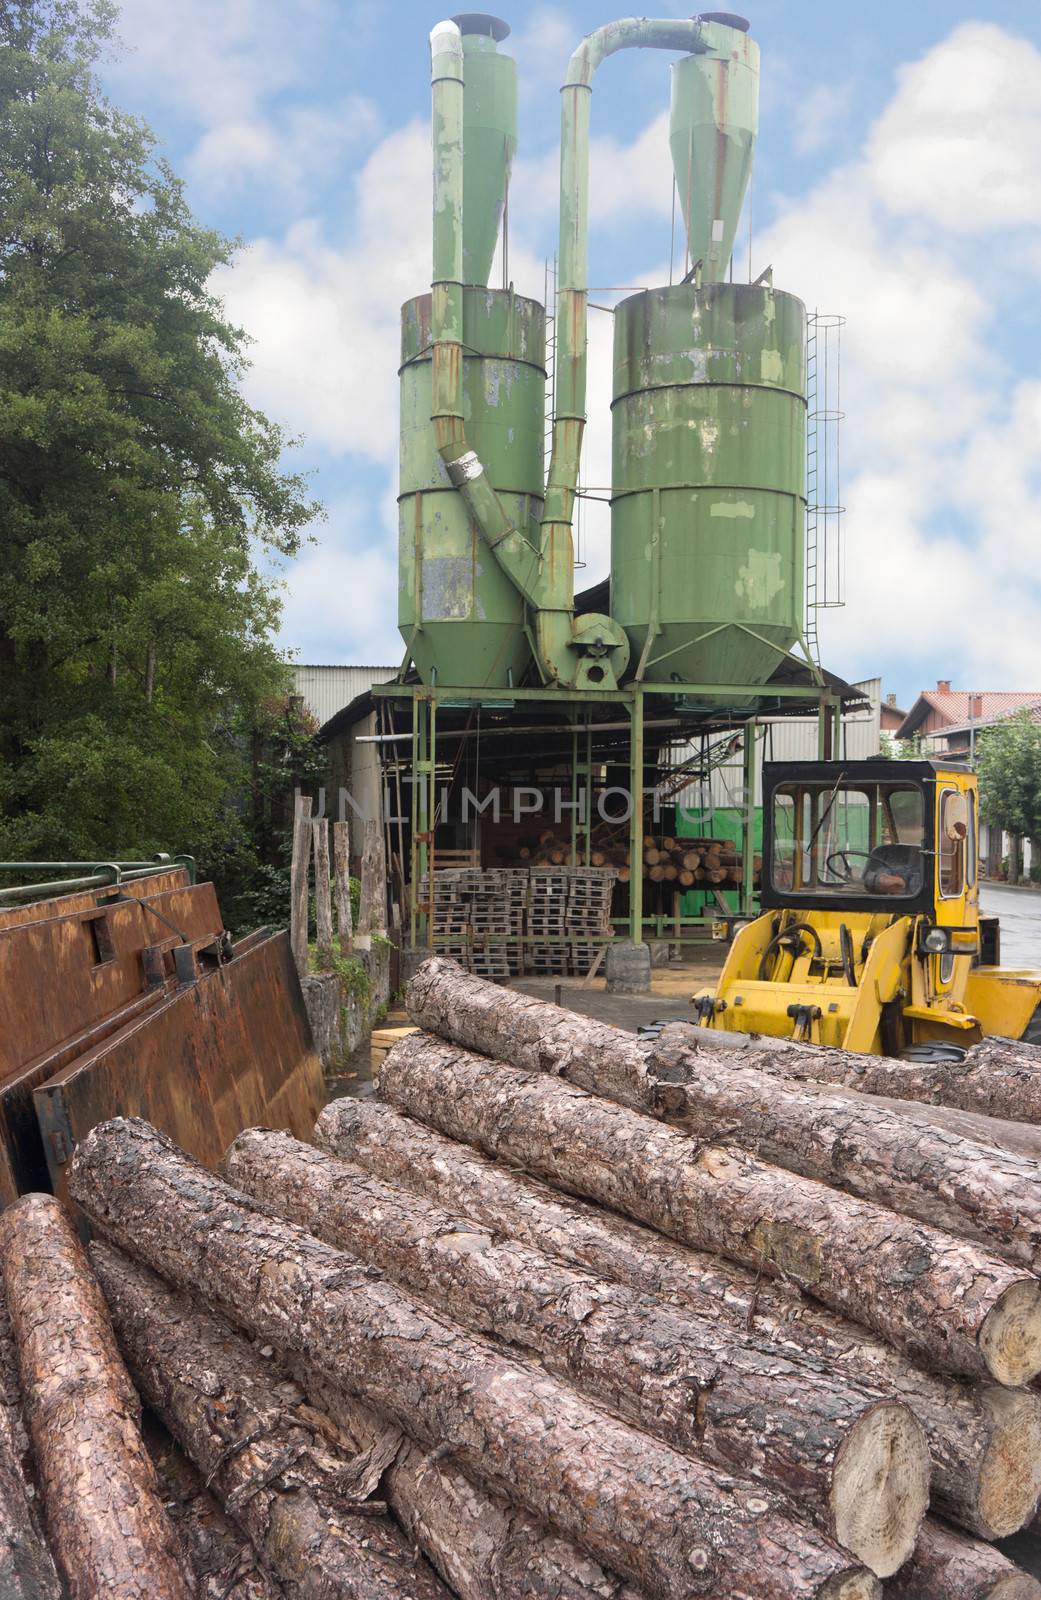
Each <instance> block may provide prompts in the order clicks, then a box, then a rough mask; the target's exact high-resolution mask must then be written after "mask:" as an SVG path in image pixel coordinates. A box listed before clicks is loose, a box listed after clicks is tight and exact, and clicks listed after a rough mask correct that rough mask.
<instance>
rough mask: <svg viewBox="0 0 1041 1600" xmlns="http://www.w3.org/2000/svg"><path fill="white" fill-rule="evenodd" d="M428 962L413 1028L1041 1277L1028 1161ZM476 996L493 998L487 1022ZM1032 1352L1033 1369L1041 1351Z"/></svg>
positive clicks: (1035, 1188)
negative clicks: (735, 1150)
mask: <svg viewBox="0 0 1041 1600" xmlns="http://www.w3.org/2000/svg"><path fill="white" fill-rule="evenodd" d="M434 965H435V963H433V962H431V963H426V964H424V966H423V967H422V968H421V969H420V971H419V972H418V973H417V974H416V977H415V978H414V979H413V982H412V983H411V984H410V985H409V991H408V1009H409V1015H410V1016H411V1017H412V1020H413V1021H414V1022H417V1023H419V1025H420V1026H421V1027H431V1026H432V1025H436V1031H437V1032H439V1033H440V1034H442V1036H444V1037H447V1038H450V1039H455V1040H457V1041H458V1042H460V1043H464V1044H466V1045H467V1046H468V1047H469V1048H471V1049H473V1048H477V1049H482V1050H483V1051H484V1052H485V1053H486V1054H488V1055H493V1056H495V1057H497V1058H498V1059H500V1060H504V1061H507V1062H510V1063H511V1064H512V1065H514V1066H517V1067H530V1066H537V1067H538V1069H539V1070H540V1071H543V1072H552V1073H555V1074H556V1075H558V1076H560V1077H563V1078H566V1079H567V1080H568V1081H569V1082H571V1083H575V1084H578V1085H579V1086H580V1087H581V1088H583V1089H587V1090H589V1091H590V1092H591V1093H594V1094H604V1095H607V1096H609V1097H610V1098H611V1099H613V1100H616V1101H618V1102H619V1103H620V1104H622V1105H626V1106H630V1107H632V1108H634V1109H636V1110H638V1111H643V1112H647V1113H649V1114H650V1115H653V1116H659V1117H662V1118H663V1119H665V1120H666V1121H668V1122H669V1123H670V1125H674V1126H676V1127H679V1128H682V1129H683V1130H684V1132H686V1133H689V1134H690V1135H692V1136H693V1137H694V1138H696V1139H699V1140H714V1139H720V1138H725V1139H726V1140H728V1141H732V1142H733V1143H734V1144H736V1145H739V1146H740V1147H741V1148H742V1149H744V1150H748V1151H750V1152H752V1154H754V1155H757V1156H760V1157H762V1159H763V1160H765V1161H769V1162H771V1163H773V1164H774V1165H775V1166H779V1167H784V1168H786V1169H787V1170H789V1171H791V1172H796V1173H801V1174H802V1175H803V1176H804V1177H808V1178H816V1179H819V1180H820V1181H821V1182H822V1183H827V1184H831V1185H834V1186H835V1187H836V1188H840V1189H843V1190H845V1191H847V1192H848V1193H850V1194H853V1195H857V1196H858V1197H859V1198H860V1199H862V1200H867V1201H872V1202H875V1203H877V1204H878V1205H882V1206H887V1207H889V1208H890V1209H891V1210H893V1211H898V1212H900V1213H902V1214H903V1215H904V1216H908V1217H914V1218H916V1219H917V1220H918V1221H919V1222H924V1223H928V1224H930V1225H931V1226H932V1227H935V1228H942V1229H944V1230H946V1231H947V1232H948V1233H951V1234H955V1235H957V1236H958V1237H961V1238H966V1239H975V1240H976V1241H978V1242H979V1243H981V1244H983V1245H985V1246H987V1247H988V1248H989V1249H990V1250H992V1251H994V1252H995V1253H996V1254H999V1255H1001V1256H1003V1257H1006V1258H1007V1259H1008V1260H1009V1261H1013V1262H1015V1263H1016V1264H1017V1265H1019V1266H1022V1267H1026V1268H1028V1269H1029V1270H1030V1271H1031V1272H1035V1273H1036V1272H1037V1271H1038V1270H1039V1268H1041V1165H1039V1164H1038V1163H1037V1162H1034V1161H1030V1160H1027V1159H1026V1158H1025V1157H1021V1156H1013V1155H998V1154H996V1153H995V1150H994V1148H993V1147H992V1146H989V1145H984V1144H976V1143H971V1142H969V1141H967V1140H964V1139H961V1138H959V1137H958V1136H957V1135H955V1134H950V1133H946V1132H943V1131H940V1130H936V1131H932V1130H930V1129H929V1128H925V1127H922V1126H920V1125H918V1124H911V1123H908V1122H907V1121H906V1120H905V1119H904V1118H902V1117H900V1116H899V1115H898V1114H897V1113H895V1112H892V1111H888V1110H886V1109H885V1108H884V1107H882V1106H878V1105H875V1104H874V1103H873V1102H871V1101H867V1100H859V1101H852V1100H848V1099H842V1098H840V1097H829V1096H827V1095H825V1094H822V1093H820V1092H819V1089H818V1090H809V1091H806V1090H803V1089H801V1088H800V1087H798V1086H797V1085H794V1084H790V1083H785V1082H779V1081H778V1080H777V1079H776V1078H771V1077H770V1076H768V1075H767V1074H765V1073H762V1072H760V1071H758V1064H759V1062H760V1060H761V1059H762V1053H761V1052H760V1051H758V1050H757V1051H755V1052H749V1053H748V1055H747V1056H745V1057H742V1058H741V1061H740V1063H738V1061H737V1060H736V1058H735V1057H733V1056H730V1057H722V1056H720V1054H718V1053H714V1052H712V1051H711V1050H701V1051H697V1052H692V1051H690V1050H687V1049H684V1048H683V1047H682V1044H680V1045H679V1046H677V1044H676V1040H677V1037H678V1036H680V1037H681V1038H682V1040H689V1038H690V1036H691V1035H692V1034H693V1033H695V1032H696V1030H694V1029H692V1028H690V1027H687V1026H685V1025H683V1024H680V1025H679V1026H678V1027H676V1026H674V1027H671V1028H669V1029H666V1030H665V1038H664V1040H659V1042H658V1045H657V1046H656V1047H654V1046H652V1048H651V1049H650V1050H649V1051H645V1050H643V1049H642V1048H641V1046H640V1045H639V1044H638V1042H637V1041H636V1040H635V1039H633V1038H632V1037H631V1036H629V1037H627V1036H624V1035H623V1036H621V1038H619V1037H618V1030H617V1029H609V1028H606V1027H604V1026H603V1025H602V1024H595V1023H590V1022H588V1020H587V1019H586V1018H584V1017H580V1016H578V1015H577V1014H576V1013H571V1014H570V1015H569V1017H568V1018H567V1020H565V1021H564V1022H563V1023H562V1022H561V1020H560V1017H559V1008H557V1007H553V1006H549V1005H547V1004H546V1003H545V1002H544V1001H540V1000H531V999H530V997H529V996H527V995H516V994H513V993H511V992H509V991H506V992H503V991H501V990H500V989H498V988H497V986H496V985H494V984H486V983H484V982H483V980H482V979H479V978H473V977H472V976H471V975H469V974H464V973H462V972H461V971H460V969H459V968H458V967H456V966H455V965H454V963H453V964H451V965H446V964H445V963H443V962H442V963H440V965H439V967H438V970H436V971H434V972H431V971H430V968H431V967H433V966H434ZM478 986H480V987H478ZM485 991H491V997H494V1003H495V1004H496V1006H497V1010H496V1012H495V1015H494V1018H491V1017H490V1015H489V1013H490V1010H491V1006H490V998H491V997H490V996H489V994H488V993H486V992H485ZM511 1023H512V1024H514V1026H513V1027H512V1028H511ZM535 1033H539V1035H540V1042H539V1043H538V1044H537V1045H536V1046H535V1048H534V1049H532V1047H531V1041H532V1035H533V1034H535ZM611 1034H614V1035H615V1037H614V1038H611V1037H610V1035H611ZM605 1035H607V1037H605ZM1037 1332H1038V1335H1039V1336H1041V1322H1039V1324H1038V1329H1037ZM1036 1355H1037V1358H1038V1360H1039V1362H1041V1343H1039V1344H1038V1348H1037V1352H1036Z"/></svg>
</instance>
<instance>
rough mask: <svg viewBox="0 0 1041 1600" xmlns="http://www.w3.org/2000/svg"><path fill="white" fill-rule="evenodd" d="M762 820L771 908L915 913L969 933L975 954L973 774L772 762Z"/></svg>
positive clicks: (904, 764)
mask: <svg viewBox="0 0 1041 1600" xmlns="http://www.w3.org/2000/svg"><path fill="white" fill-rule="evenodd" d="M763 817H764V832H763V858H764V869H765V870H764V874H763V893H762V904H763V908H764V909H766V908H768V907H783V906H789V907H793V908H796V909H801V910H813V909H816V908H819V909H820V910H822V911H827V910H829V909H834V908H835V907H837V906H843V907H846V908H848V909H849V910H850V911H869V910H870V911H872V912H877V913H880V914H882V913H887V912H888V913H889V914H891V915H894V916H895V915H897V914H899V915H908V914H913V915H915V916H920V917H923V918H927V919H928V920H929V921H930V922H931V923H932V924H933V926H934V927H936V928H943V929H958V930H960V931H961V932H963V933H964V934H965V935H966V937H965V938H963V939H961V940H960V941H957V942H959V943H960V944H961V945H962V946H963V948H964V949H966V950H967V949H968V948H969V947H970V945H971V946H972V949H973V951H975V946H976V944H977V942H978V929H977V924H978V920H979V913H978V905H979V889H978V883H977V877H978V861H979V850H978V838H979V818H978V806H977V788H976V775H975V773H973V772H970V771H969V769H968V768H967V767H961V766H958V765H955V764H953V763H943V764H941V763H939V762H933V761H887V760H876V761H851V762H842V761H815V762H803V761H792V762H767V763H766V765H765V766H764V768H763ZM970 933H971V935H972V938H971V939H970V938H968V935H969V934H970ZM926 936H927V935H926V934H923V937H926ZM942 942H944V941H941V940H940V938H939V936H936V937H934V939H933V941H932V943H933V944H934V945H936V947H937V949H939V947H940V944H941V943H942ZM946 942H947V943H950V944H952V947H953V943H954V942H955V941H946Z"/></svg>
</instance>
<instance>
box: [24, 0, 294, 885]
mask: <svg viewBox="0 0 1041 1600" xmlns="http://www.w3.org/2000/svg"><path fill="white" fill-rule="evenodd" d="M113 19H114V11H113V8H112V6H110V5H109V4H108V3H107V0H82V3H77V0H0V527H2V528H3V538H2V540H0V855H4V856H17V857H20V858H25V857H29V856H39V855H44V856H63V857H64V856H75V857H82V858H93V857H99V858H105V857H108V858H111V857H112V856H114V855H119V856H141V855H147V854H150V853H152V852H154V851H155V850H157V849H159V848H165V849H171V850H174V851H180V850H187V851H190V852H191V853H193V854H195V855H196V856H197V857H199V858H200V860H201V862H202V863H203V865H204V867H205V868H207V869H208V870H210V871H215V872H216V874H217V875H218V876H219V875H220V874H221V873H222V872H229V871H230V872H231V873H232V875H235V874H236V873H238V875H239V876H241V872H239V868H241V867H242V866H243V865H244V864H248V863H249V862H250V861H251V860H252V861H253V862H255V860H256V859H257V857H258V855H259V856H261V857H269V858H270V857H273V856H276V855H277V850H276V844H277V841H276V840H275V838H274V833H275V832H277V828H276V829H274V830H273V831H271V830H269V834H268V835H267V836H265V838H264V839H263V841H261V843H260V847H259V850H258V848H257V847H256V846H255V845H254V843H253V840H252V827H253V823H254V820H255V818H254V817H252V816H249V815H245V814H244V813H243V808H242V806H241V805H236V804H235V803H234V802H233V798H232V797H234V796H235V795H236V793H237V792H239V791H240V790H241V788H242V786H243V784H244V783H248V780H249V773H250V755H251V750H253V751H254V753H255V749H254V746H253V744H252V740H253V731H254V729H255V728H256V727H257V726H260V727H261V728H262V729H264V728H267V729H268V731H270V724H271V722H272V720H273V719H274V720H277V717H278V715H279V714H280V713H279V711H278V708H279V707H282V708H284V707H285V705H286V692H287V689H288V681H287V673H286V668H285V664H284V662H283V661H282V660H281V659H280V658H279V656H278V654H277V652H276V650H275V649H274V647H273V645H272V643H271V634H272V630H273V627H274V625H275V624H276V622H277V619H278V612H279V605H278V596H277V590H276V586H275V584H274V582H273V580H272V579H270V578H268V577H266V576H264V575H262V573H261V572H260V571H259V570H258V567H257V565H256V562H257V557H258V554H259V553H261V552H263V551H267V552H270V553H273V555H274V556H275V557H283V556H291V555H292V554H293V553H294V552H295V551H296V550H297V548H298V546H299V543H300V539H301V537H302V534H303V530H304V529H305V527H306V524H307V523H308V522H309V521H310V520H312V519H313V518H314V517H315V515H316V514H317V511H318V508H317V507H316V506H315V504H314V503H313V502H312V501H311V499H310V497H309V495H308V492H307V488H306V485H305V483H304V481H303V480H302V479H301V477H300V476H298V475H295V474H292V473H288V472H286V471H285V470H284V468H283V467H282V464H281V463H282V458H283V455H284V452H285V449H286V447H287V445H288V444H289V443H290V441H289V440H287V438H286V437H285V435H284V434H283V432H282V431H281V430H280V429H279V428H278V427H277V426H276V425H275V424H274V423H272V422H270V421H269V420H268V419H267V418H266V417H264V416H263V415H262V414H261V413H259V412H258V411H256V410H254V409H253V408H252V407H250V406H249V405H248V404H247V402H246V400H245V399H244V397H243V395H242V392H241V390H240V387H239V379H240V378H241V376H242V373H243V371H244V370H245V368H246V349H247V339H246V336H245V334H244V333H243V332H242V330H240V329H237V328H234V327H232V326H231V325H230V324H229V323H228V322H227V320H226V319H225V315H224V311H223V308H222V306H221V305H220V303H219V302H218V301H217V300H216V299H214V297H213V296H212V294H211V293H210V292H209V289H208V287H207V285H208V282H209V279H210V276H211V274H212V273H213V271H214V269H215V268H216V267H218V266H220V265H222V264H224V263H226V262H228V261H229V260H230V258H231V256H232V254H233V251H234V245H233V243H232V242H231V241H229V240H227V239H224V238H222V237H221V236H220V235H219V234H217V233H214V232H212V231H210V230H208V229H206V228H202V227H200V226H198V225H197V224H196V223H195V222H194V220H193V218H192V216H191V214H190V211H189V209H188V207H187V205H186V202H185V199H184V194H183V190H182V186H181V184H180V183H179V181H178V180H177V178H176V177H175V176H174V174H173V173H172V172H171V171H170V169H169V167H168V166H167V165H166V164H165V163H164V162H163V161H162V160H161V159H160V158H159V157H158V156H157V153H156V149H155V143H154V140H153V137H152V135H151V134H150V132H149V131H148V129H147V128H146V127H145V126H144V125H143V124H142V123H141V122H139V121H137V120H136V119H134V118H132V117H129V116H126V115H124V114H123V113H121V112H120V111H118V110H116V109H115V108H113V107H112V106H111V105H109V104H108V103H107V102H106V100H105V99H104V98H103V97H102V95H101V94H100V92H99V89H98V86H97V83H96V80H95V77H94V73H93V65H94V63H95V62H96V60H97V59H98V57H99V55H101V54H102V53H103V52H105V51H106V50H108V49H110V48H111V47H112V28H113ZM272 708H275V709H272ZM312 731H313V730H312ZM309 736H310V735H308V737H309ZM283 775H284V768H283ZM269 779H270V774H269V775H268V778H264V777H263V776H262V775H258V777H257V782H258V783H260V784H261V785H263V783H264V782H267V781H269ZM254 810H256V806H255V805H254ZM236 864H237V865H236Z"/></svg>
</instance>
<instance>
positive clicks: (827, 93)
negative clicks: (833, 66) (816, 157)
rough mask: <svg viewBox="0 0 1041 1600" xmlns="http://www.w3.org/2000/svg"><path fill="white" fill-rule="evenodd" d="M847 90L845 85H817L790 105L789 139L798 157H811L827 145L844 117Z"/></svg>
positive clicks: (847, 103) (847, 101)
mask: <svg viewBox="0 0 1041 1600" xmlns="http://www.w3.org/2000/svg"><path fill="white" fill-rule="evenodd" d="M849 100H850V90H849V86H848V85H847V84H838V83H819V84H818V85H817V87H816V88H815V89H811V90H810V92H809V94H804V95H801V96H800V97H799V99H798V100H797V101H796V103H795V105H794V106H793V111H792V116H793V125H792V139H793V143H794V145H795V148H796V150H797V151H798V152H799V154H800V155H811V154H812V153H813V152H814V151H816V150H820V149H821V148H822V146H824V145H825V144H827V142H828V140H829V139H830V138H831V136H832V134H834V133H835V132H836V131H837V130H838V128H839V127H840V126H841V123H842V120H843V118H844V116H845V115H846V112H847V110H848V107H849Z"/></svg>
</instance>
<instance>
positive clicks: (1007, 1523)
mask: <svg viewBox="0 0 1041 1600" xmlns="http://www.w3.org/2000/svg"><path fill="white" fill-rule="evenodd" d="M979 1402H980V1405H981V1406H983V1407H985V1408H986V1410H987V1412H988V1413H989V1415H990V1418H991V1422H992V1425H993V1431H992V1433H991V1437H990V1442H989V1444H988V1446H987V1450H986V1453H985V1454H984V1457H983V1460H982V1462H981V1464H980V1477H979V1494H978V1499H977V1506H976V1509H977V1513H978V1515H979V1518H980V1521H981V1523H982V1525H983V1529H984V1530H985V1531H986V1534H987V1537H988V1538H990V1539H1005V1538H1007V1537H1008V1536H1009V1535H1010V1534H1013V1533H1018V1532H1019V1530H1020V1528H1022V1527H1024V1526H1025V1525H1026V1524H1027V1523H1028V1522H1029V1521H1030V1520H1031V1518H1032V1517H1033V1515H1034V1508H1035V1507H1036V1505H1037V1503H1038V1500H1039V1499H1041V1408H1039V1406H1038V1403H1037V1396H1036V1395H1034V1394H1032V1393H1029V1392H1027V1391H1024V1390H1014V1389H987V1390H984V1391H981V1392H980V1394H979Z"/></svg>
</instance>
